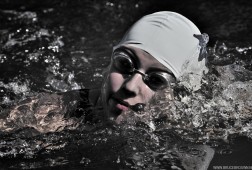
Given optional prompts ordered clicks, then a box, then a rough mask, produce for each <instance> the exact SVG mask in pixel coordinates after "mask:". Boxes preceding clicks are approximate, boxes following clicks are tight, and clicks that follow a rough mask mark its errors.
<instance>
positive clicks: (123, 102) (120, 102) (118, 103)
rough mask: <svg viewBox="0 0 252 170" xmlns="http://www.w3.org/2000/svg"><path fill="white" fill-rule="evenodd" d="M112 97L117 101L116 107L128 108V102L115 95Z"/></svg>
mask: <svg viewBox="0 0 252 170" xmlns="http://www.w3.org/2000/svg"><path fill="white" fill-rule="evenodd" d="M112 99H114V100H115V101H116V102H117V104H116V107H117V108H118V109H120V110H122V111H127V110H129V106H130V104H129V103H128V102H125V101H123V100H121V99H119V98H117V97H115V96H113V97H112Z"/></svg>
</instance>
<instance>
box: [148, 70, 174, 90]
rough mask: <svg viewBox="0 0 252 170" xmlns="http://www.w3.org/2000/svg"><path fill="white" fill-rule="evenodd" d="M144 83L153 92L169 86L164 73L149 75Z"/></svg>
mask: <svg viewBox="0 0 252 170" xmlns="http://www.w3.org/2000/svg"><path fill="white" fill-rule="evenodd" d="M145 81H146V84H148V86H149V87H150V88H151V89H153V90H161V89H164V88H166V87H168V86H169V85H170V80H169V78H168V76H166V75H165V73H150V74H148V78H146V80H145Z"/></svg>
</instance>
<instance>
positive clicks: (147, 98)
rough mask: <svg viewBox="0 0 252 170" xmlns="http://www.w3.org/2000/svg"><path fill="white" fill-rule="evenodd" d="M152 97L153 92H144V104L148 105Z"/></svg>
mask: <svg viewBox="0 0 252 170" xmlns="http://www.w3.org/2000/svg"><path fill="white" fill-rule="evenodd" d="M154 96H155V92H154V91H152V90H150V89H148V90H145V92H143V99H144V102H145V103H149V102H150V101H151V100H152V98H153V97H154Z"/></svg>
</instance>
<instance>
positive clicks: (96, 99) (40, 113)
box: [0, 11, 208, 132]
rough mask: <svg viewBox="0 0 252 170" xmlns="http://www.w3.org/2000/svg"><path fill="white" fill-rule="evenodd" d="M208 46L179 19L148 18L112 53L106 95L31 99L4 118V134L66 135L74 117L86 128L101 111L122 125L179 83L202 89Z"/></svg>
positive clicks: (80, 93) (203, 37)
mask: <svg viewBox="0 0 252 170" xmlns="http://www.w3.org/2000/svg"><path fill="white" fill-rule="evenodd" d="M207 41H208V36H207V35H206V34H201V32H200V31H199V29H198V28H197V27H196V25H195V24H194V23H192V22H191V21H190V20H189V19H187V18H186V17H184V16H182V15H180V14H178V13H175V12H169V11H162V12H156V13H153V14H150V15H146V16H144V17H142V18H141V19H140V20H139V21H137V22H136V23H135V24H134V25H133V26H132V27H131V28H130V29H129V30H128V31H127V32H126V34H125V35H124V37H123V38H122V40H121V41H120V42H119V44H117V45H116V46H115V47H114V48H113V51H112V57H111V62H110V65H109V66H108V68H107V70H106V72H105V76H104V82H103V85H102V87H101V89H99V90H90V91H89V90H78V91H72V92H66V93H62V94H53V95H52V94H51V95H49V94H39V95H37V96H35V97H31V98H30V99H27V100H25V101H22V102H20V103H19V104H17V105H16V106H14V107H13V108H12V109H10V113H9V114H7V113H6V114H3V115H6V116H7V117H5V116H2V118H0V126H1V127H0V129H2V130H3V129H4V130H7V131H10V130H12V129H14V127H15V126H13V124H16V125H17V127H20V126H21V127H22V126H25V125H27V126H31V127H34V128H35V129H37V130H38V131H40V132H48V131H55V130H61V129H63V128H64V127H66V126H75V120H73V119H71V118H72V117H82V116H83V117H84V121H82V122H92V121H94V120H96V118H94V116H92V115H94V114H93V112H94V111H93V110H95V111H97V110H99V109H100V108H102V114H103V115H102V117H103V118H104V117H105V119H106V118H108V119H109V120H112V121H115V122H117V123H120V122H121V119H122V118H121V117H122V115H123V114H125V113H126V112H127V111H128V110H129V109H130V110H133V111H136V112H137V111H142V110H144V108H145V106H146V105H148V104H149V102H150V101H151V99H152V98H153V97H154V96H155V95H156V94H157V93H162V92H163V90H165V89H167V88H170V87H171V85H172V84H173V83H174V82H181V83H184V85H185V86H186V87H188V88H192V89H197V88H199V86H200V83H199V82H200V79H201V77H202V75H203V71H207V68H206V66H205V65H206V61H205V55H204V54H205V46H206V44H207ZM183 79H184V80H187V81H184V82H183V81H181V80H183ZM104 112H105V113H106V114H104ZM28 113H29V114H28ZM21 115H22V116H23V118H22V116H21ZM24 115H25V116H24ZM91 119H92V120H91ZM6 121H7V123H6ZM8 124H9V125H10V127H9V126H8Z"/></svg>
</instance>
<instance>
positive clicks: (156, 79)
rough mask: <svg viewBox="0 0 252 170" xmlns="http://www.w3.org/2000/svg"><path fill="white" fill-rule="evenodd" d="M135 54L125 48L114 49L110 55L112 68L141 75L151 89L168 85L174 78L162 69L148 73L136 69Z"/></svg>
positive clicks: (120, 71) (123, 72) (127, 73)
mask: <svg viewBox="0 0 252 170" xmlns="http://www.w3.org/2000/svg"><path fill="white" fill-rule="evenodd" d="M134 56H135V55H134V54H133V53H132V52H131V51H130V50H127V49H125V48H119V49H116V50H115V51H114V53H113V56H112V61H113V66H114V68H115V69H116V70H117V71H118V72H119V73H121V74H124V75H133V74H136V73H138V74H140V75H142V79H143V82H144V83H145V84H146V85H147V86H148V87H149V88H150V89H152V90H155V91H156V90H161V89H164V88H166V87H168V86H170V84H171V82H173V81H174V80H175V78H174V76H173V75H172V74H171V73H168V72H163V71H155V72H150V73H147V74H145V73H143V72H141V71H139V70H138V69H136V66H137V64H136V62H134V58H136V57H134Z"/></svg>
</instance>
